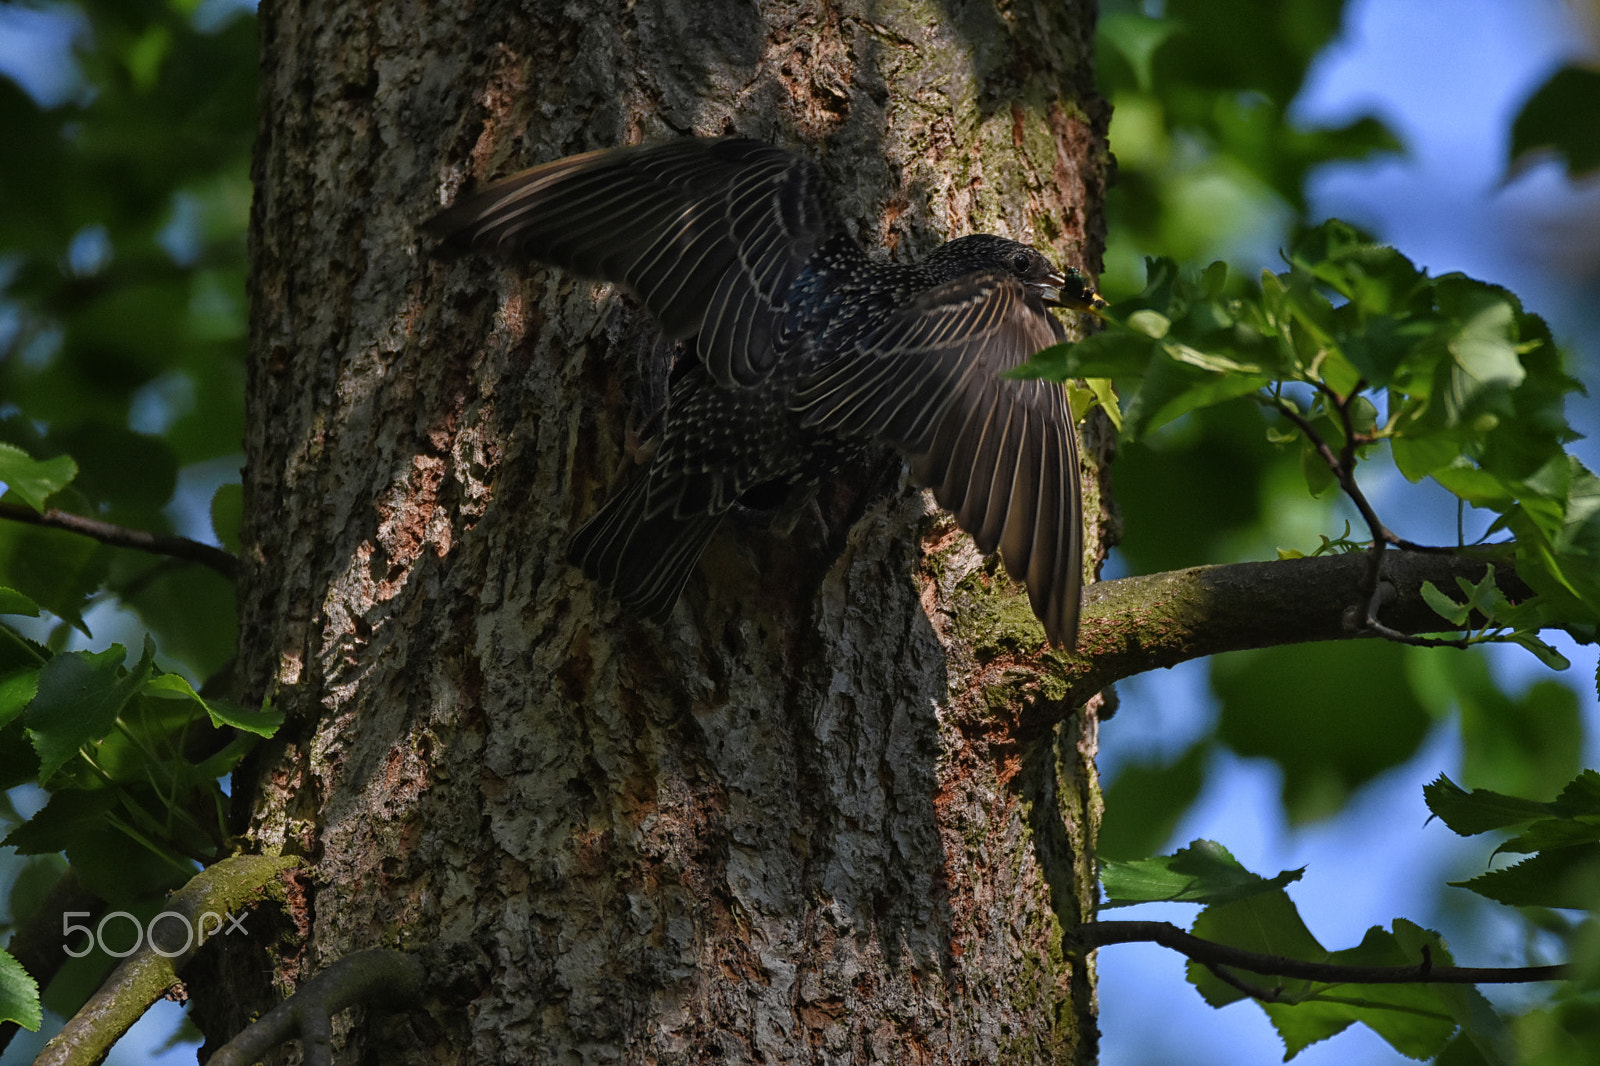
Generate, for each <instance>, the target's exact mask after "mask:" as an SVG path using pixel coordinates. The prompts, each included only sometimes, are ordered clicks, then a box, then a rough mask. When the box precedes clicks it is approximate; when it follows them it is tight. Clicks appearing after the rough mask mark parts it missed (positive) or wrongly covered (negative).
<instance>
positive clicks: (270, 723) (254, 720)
mask: <svg viewBox="0 0 1600 1066" xmlns="http://www.w3.org/2000/svg"><path fill="white" fill-rule="evenodd" d="M145 691H146V692H148V693H151V694H153V695H168V696H175V697H181V698H183V699H189V700H193V701H194V702H195V703H196V704H197V705H199V707H200V708H201V709H202V710H204V711H205V712H206V714H207V715H208V716H210V718H211V724H212V725H214V726H217V727H218V728H221V727H223V726H232V727H234V728H235V729H242V730H244V731H245V732H247V733H254V734H255V735H256V736H259V737H270V736H272V734H274V733H276V732H277V731H278V727H279V726H281V725H283V713H282V712H281V711H276V710H272V709H270V708H263V709H261V710H257V711H249V710H246V709H244V708H243V707H240V706H239V705H238V704H235V703H232V702H230V701H228V700H219V699H206V698H205V697H203V696H201V695H200V694H199V693H198V692H196V691H195V690H194V687H193V686H192V685H190V684H189V682H188V681H187V680H185V679H184V678H183V677H181V676H180V675H178V674H161V675H159V676H158V677H154V678H152V679H151V680H150V682H149V683H148V684H147V685H146V686H145Z"/></svg>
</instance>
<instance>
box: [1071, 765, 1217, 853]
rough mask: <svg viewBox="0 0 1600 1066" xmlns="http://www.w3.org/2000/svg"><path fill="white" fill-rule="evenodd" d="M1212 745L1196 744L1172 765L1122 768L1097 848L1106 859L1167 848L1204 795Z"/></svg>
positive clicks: (1109, 789)
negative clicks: (1208, 758) (1192, 805)
mask: <svg viewBox="0 0 1600 1066" xmlns="http://www.w3.org/2000/svg"><path fill="white" fill-rule="evenodd" d="M1209 751H1210V746H1209V745H1207V744H1195V745H1193V746H1191V747H1190V748H1189V750H1188V751H1186V752H1184V753H1183V755H1182V756H1181V757H1180V758H1178V759H1177V760H1175V761H1174V762H1172V763H1170V764H1167V765H1146V764H1140V763H1135V764H1131V765H1127V766H1124V767H1122V769H1121V770H1119V771H1118V772H1117V774H1116V776H1115V777H1113V778H1111V780H1110V782H1109V783H1108V784H1107V785H1106V786H1105V815H1104V817H1103V819H1102V821H1101V823H1100V836H1099V839H1098V840H1097V841H1096V851H1097V853H1098V854H1099V855H1100V857H1101V858H1103V859H1112V860H1116V859H1122V860H1126V859H1134V858H1137V857H1139V856H1142V855H1150V854H1153V853H1155V852H1156V851H1158V850H1160V849H1161V848H1163V847H1165V846H1166V844H1167V841H1168V840H1169V839H1170V838H1171V836H1172V833H1173V830H1174V829H1176V828H1177V825H1178V821H1179V819H1180V818H1182V816H1183V815H1184V813H1185V812H1187V811H1188V809H1189V806H1190V804H1192V803H1193V802H1194V801H1195V798H1196V797H1197V796H1199V794H1200V784H1201V780H1202V773H1203V770H1204V768H1205V761H1206V756H1207V754H1208V753H1209Z"/></svg>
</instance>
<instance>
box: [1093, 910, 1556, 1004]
mask: <svg viewBox="0 0 1600 1066" xmlns="http://www.w3.org/2000/svg"><path fill="white" fill-rule="evenodd" d="M1077 941H1078V943H1079V944H1080V945H1081V946H1082V947H1084V948H1085V949H1093V948H1101V947H1105V946H1106V945H1108V944H1134V943H1144V942H1148V943H1155V944H1160V945H1161V946H1162V947H1164V948H1170V949H1172V950H1173V951H1176V952H1178V953H1179V954H1180V955H1184V956H1186V957H1188V958H1191V959H1193V960H1194V961H1195V962H1198V963H1200V964H1201V965H1202V966H1204V967H1206V968H1207V969H1208V970H1210V971H1211V972H1213V973H1215V974H1216V975H1217V976H1218V978H1220V979H1221V980H1223V981H1225V982H1227V983H1228V984H1230V985H1232V986H1233V987H1234V988H1237V989H1239V990H1240V991H1241V992H1244V993H1245V994H1247V995H1250V996H1253V997H1255V998H1256V999H1264V1000H1267V1001H1269V1002H1270V1001H1272V1000H1274V999H1276V998H1277V994H1276V993H1275V992H1272V991H1270V990H1268V989H1263V988H1258V987H1256V986H1255V985H1252V984H1251V983H1249V982H1247V981H1244V980H1242V979H1240V978H1238V977H1237V976H1234V975H1228V974H1225V973H1223V972H1222V971H1221V970H1219V969H1218V967H1230V966H1231V967H1234V968H1235V969H1240V970H1248V971H1249V972H1251V973H1257V974H1265V975H1267V976H1269V977H1289V978H1293V979H1296V980H1303V981H1320V982H1322V983H1324V984H1358V985H1399V984H1413V985H1414V984H1448V985H1494V984H1498V985H1507V984H1528V983H1531V982H1534V981H1560V980H1563V979H1564V978H1565V977H1566V973H1567V967H1566V966H1435V965H1433V960H1432V958H1431V957H1429V956H1428V955H1427V954H1426V953H1424V955H1423V958H1422V960H1421V961H1420V962H1419V963H1418V964H1417V965H1415V966H1344V965H1340V964H1338V963H1331V962H1306V961H1305V960H1303V959H1290V958H1286V957H1284V956H1282V955H1264V954H1261V953H1260V952H1256V951H1246V950H1245V949H1244V948H1236V947H1233V946H1232V945H1229V944H1219V943H1217V942H1216V941H1214V940H1204V939H1202V938H1200V937H1197V936H1195V935H1193V934H1192V933H1186V932H1184V931H1183V930H1182V929H1179V928H1178V927H1177V926H1175V925H1173V924H1172V923H1171V922H1088V923H1086V924H1084V925H1083V926H1081V927H1080V928H1079V930H1078V935H1077Z"/></svg>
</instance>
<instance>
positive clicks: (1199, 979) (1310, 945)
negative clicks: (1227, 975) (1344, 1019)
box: [1188, 889, 1328, 1007]
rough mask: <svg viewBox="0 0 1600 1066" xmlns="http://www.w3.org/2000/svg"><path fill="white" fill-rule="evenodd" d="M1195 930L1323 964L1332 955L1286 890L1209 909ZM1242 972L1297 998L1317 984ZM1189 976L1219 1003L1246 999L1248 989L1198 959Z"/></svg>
mask: <svg viewBox="0 0 1600 1066" xmlns="http://www.w3.org/2000/svg"><path fill="white" fill-rule="evenodd" d="M1190 932H1192V933H1193V934H1194V935H1195V936H1198V937H1202V938H1204V939H1206V940H1214V941H1216V942H1217V943H1219V944H1231V945H1232V946H1234V947H1237V948H1243V949H1245V950H1246V951H1254V952H1257V953H1259V954H1262V955H1282V956H1285V957H1287V958H1291V959H1305V960H1308V961H1313V962H1320V961H1322V960H1323V959H1325V958H1326V957H1327V954H1328V952H1327V950H1326V949H1325V948H1324V947H1323V946H1322V945H1321V944H1319V943H1317V938H1316V937H1314V936H1312V935H1311V931H1310V930H1309V929H1307V928H1306V925H1305V922H1304V921H1302V920H1301V918H1300V912H1299V911H1298V910H1296V909H1295V905H1294V904H1293V903H1292V902H1291V901H1290V899H1289V896H1288V894H1287V893H1285V892H1283V891H1282V890H1281V889H1278V890H1274V891H1271V892H1265V893H1261V894H1258V895H1252V896H1250V897H1248V898H1246V899H1241V900H1237V901H1235V902H1233V903H1223V904H1219V905H1216V906H1211V907H1207V908H1206V909H1205V910H1203V911H1201V912H1200V915H1199V917H1197V918H1196V919H1195V923H1194V927H1193V928H1192V929H1191V930H1190ZM1237 972H1238V976H1240V977H1242V978H1244V979H1245V980H1246V981H1250V982H1253V983H1255V984H1258V985H1261V986H1263V987H1265V988H1275V989H1281V990H1282V991H1281V995H1282V997H1283V998H1284V999H1286V1000H1289V1001H1291V1002H1292V1001H1296V1000H1298V999H1300V998H1302V997H1303V996H1304V995H1305V993H1306V992H1308V991H1309V990H1310V987H1311V986H1310V982H1307V981H1300V980H1294V979H1291V978H1283V977H1276V976H1273V975H1270V974H1257V973H1252V972H1251V971H1249V970H1238V971H1237ZM1188 975H1189V982H1190V983H1191V984H1193V985H1194V986H1195V987H1196V988H1197V989H1199V990H1200V995H1201V996H1203V997H1204V998H1205V1001H1206V1002H1207V1003H1209V1004H1210V1005H1211V1006H1213V1007H1223V1006H1227V1005H1228V1004H1229V1003H1234V1002H1237V1001H1238V1000H1240V999H1243V998H1244V993H1243V992H1241V991H1239V990H1238V989H1236V988H1234V987H1233V986H1232V985H1229V984H1226V983H1224V982H1223V981H1221V980H1219V979H1218V978H1217V977H1216V975H1215V974H1213V973H1211V971H1209V970H1207V969H1206V968H1205V967H1204V966H1202V965H1201V964H1200V963H1198V962H1190V963H1189V965H1188Z"/></svg>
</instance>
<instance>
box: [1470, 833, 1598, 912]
mask: <svg viewBox="0 0 1600 1066" xmlns="http://www.w3.org/2000/svg"><path fill="white" fill-rule="evenodd" d="M1449 883H1450V884H1452V885H1455V886H1457V887H1459V888H1468V889H1471V890H1472V891H1474V892H1476V893H1478V895H1480V896H1486V897H1488V898H1489V899H1492V900H1494V901H1495V902H1497V903H1504V904H1506V905H1507V906H1511V907H1570V908H1574V909H1577V910H1590V909H1592V908H1594V907H1595V906H1596V905H1600V844H1585V845H1581V846H1579V847H1572V848H1555V849H1552V850H1550V851H1541V852H1540V853H1539V854H1537V855H1534V856H1532V857H1531V858H1527V859H1524V860H1523V861H1521V862H1519V863H1517V864H1516V865H1515V866H1508V867H1506V868H1505V869H1503V870H1490V871H1489V872H1488V873H1486V874H1479V875H1478V876H1477V877H1474V878H1472V879H1471V880H1469V881H1451V882H1449Z"/></svg>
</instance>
